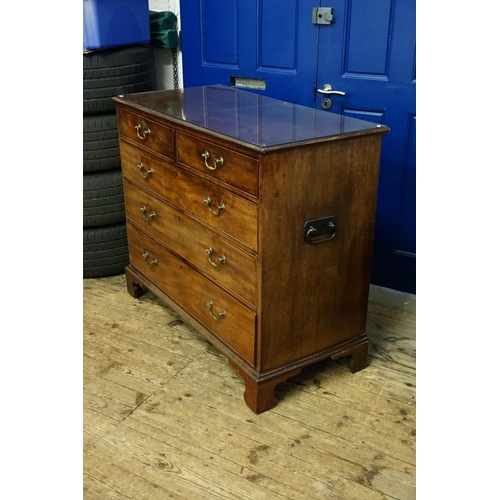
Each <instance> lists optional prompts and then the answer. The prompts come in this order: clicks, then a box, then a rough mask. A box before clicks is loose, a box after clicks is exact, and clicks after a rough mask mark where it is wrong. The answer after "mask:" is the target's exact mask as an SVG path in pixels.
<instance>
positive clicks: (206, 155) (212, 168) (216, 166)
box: [201, 151, 224, 170]
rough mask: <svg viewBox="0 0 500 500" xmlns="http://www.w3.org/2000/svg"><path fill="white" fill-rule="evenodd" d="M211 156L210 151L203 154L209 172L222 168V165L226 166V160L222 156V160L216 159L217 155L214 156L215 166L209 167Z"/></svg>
mask: <svg viewBox="0 0 500 500" xmlns="http://www.w3.org/2000/svg"><path fill="white" fill-rule="evenodd" d="M209 156H210V153H209V152H208V151H205V152H204V153H202V154H201V157H202V158H203V159H204V160H205V167H207V168H208V170H216V169H218V168H220V167H222V165H224V158H222V156H221V157H220V158H215V155H213V156H214V164H213V166H212V165H209V164H208V161H207V160H208V158H209Z"/></svg>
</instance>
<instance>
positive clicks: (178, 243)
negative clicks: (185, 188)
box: [123, 180, 257, 305]
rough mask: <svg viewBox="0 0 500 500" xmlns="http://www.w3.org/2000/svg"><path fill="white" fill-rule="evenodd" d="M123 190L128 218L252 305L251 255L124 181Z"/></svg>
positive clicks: (254, 262) (253, 264)
mask: <svg viewBox="0 0 500 500" xmlns="http://www.w3.org/2000/svg"><path fill="white" fill-rule="evenodd" d="M123 189H124V193H125V207H126V212H127V219H128V220H130V221H133V222H134V223H135V224H137V225H138V226H139V227H141V228H143V229H144V230H145V231H148V232H149V233H150V234H151V235H153V236H154V237H155V238H156V239H158V240H159V241H160V242H161V243H162V244H164V245H166V246H167V247H169V248H171V249H172V250H173V251H174V252H176V253H177V254H179V255H181V256H182V257H184V258H185V259H187V260H189V261H190V262H191V263H192V264H193V265H194V266H195V267H197V268H198V269H199V270H201V271H202V272H203V273H204V274H206V275H207V276H209V277H210V278H212V279H213V280H214V281H217V282H218V283H220V284H221V285H222V286H223V287H225V288H228V289H229V290H231V291H232V292H234V293H235V294H238V295H239V296H241V297H242V298H243V299H245V300H247V301H248V302H250V303H251V304H253V305H256V289H257V260H256V258H255V257H252V256H251V255H250V254H248V253H246V252H243V251H242V250H240V249H239V248H237V247H236V246H234V245H232V244H231V243H229V242H228V241H227V240H226V239H224V238H222V237H221V236H219V235H218V234H217V233H214V232H213V231H211V230H210V229H208V228H206V227H205V226H202V225H201V224H199V223H198V222H196V221H195V220H193V219H192V218H191V217H189V216H187V215H184V214H182V213H180V212H179V211H178V210H176V209H174V208H172V207H171V206H169V205H167V204H166V203H165V202H163V201H160V200H159V199H158V198H156V197H155V196H153V195H151V194H149V193H148V192H146V191H143V190H142V189H138V188H137V187H136V186H135V185H133V184H131V183H130V182H128V181H127V180H125V181H124V183H123Z"/></svg>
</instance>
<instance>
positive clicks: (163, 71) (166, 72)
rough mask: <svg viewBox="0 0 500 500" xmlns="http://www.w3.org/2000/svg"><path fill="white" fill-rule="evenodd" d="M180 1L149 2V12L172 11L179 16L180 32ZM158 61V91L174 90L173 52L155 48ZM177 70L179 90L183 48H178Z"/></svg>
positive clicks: (181, 80) (151, 0) (154, 0)
mask: <svg viewBox="0 0 500 500" xmlns="http://www.w3.org/2000/svg"><path fill="white" fill-rule="evenodd" d="M179 1H180V0H149V10H154V11H155V12H164V11H170V12H173V13H174V14H175V15H176V16H177V31H179V32H180V28H181V16H180V5H179ZM153 49H154V54H155V61H156V78H157V81H158V90H165V89H173V88H174V81H173V71H172V51H171V50H170V49H162V48H159V47H154V48H153ZM177 68H178V74H179V88H182V87H183V79H182V47H178V48H177Z"/></svg>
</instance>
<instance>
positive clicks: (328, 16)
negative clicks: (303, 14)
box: [312, 7, 333, 24]
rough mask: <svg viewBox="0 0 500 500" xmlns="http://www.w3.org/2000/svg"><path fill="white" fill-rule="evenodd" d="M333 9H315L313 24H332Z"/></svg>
mask: <svg viewBox="0 0 500 500" xmlns="http://www.w3.org/2000/svg"><path fill="white" fill-rule="evenodd" d="M332 21H333V7H313V11H312V22H313V24H332Z"/></svg>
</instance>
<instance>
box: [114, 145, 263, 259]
mask: <svg viewBox="0 0 500 500" xmlns="http://www.w3.org/2000/svg"><path fill="white" fill-rule="evenodd" d="M120 151H121V162H122V172H123V175H124V177H125V178H128V179H130V180H133V181H135V182H137V183H139V184H140V185H141V186H143V187H144V189H147V190H149V191H151V192H153V193H155V194H157V195H158V196H161V197H162V198H165V199H166V200H168V201H170V202H171V203H173V204H174V205H177V206H178V207H180V208H182V209H184V210H187V211H188V212H190V213H192V214H195V215H196V216H197V217H199V218H201V219H203V220H204V221H205V222H207V223H208V224H210V225H211V226H212V227H215V228H217V229H218V230H220V231H222V232H224V233H226V234H227V235H229V236H232V237H233V238H235V239H237V240H239V241H241V242H243V243H244V244H246V245H248V246H249V247H251V248H253V249H255V250H256V249H257V217H258V208H257V205H256V204H255V203H251V202H250V201H248V200H245V199H244V198H242V197H240V196H237V195H235V194H233V193H230V192H229V191H226V190H225V189H223V188H221V187H218V186H216V185H215V184H213V183H211V182H207V181H205V180H203V179H201V178H199V177H197V176H196V175H191V174H189V173H187V172H185V171H184V170H182V169H180V168H175V167H174V166H173V165H172V164H170V163H168V162H166V161H161V160H159V159H157V158H154V157H153V156H151V155H149V154H147V153H146V152H145V151H142V150H141V149H139V148H136V147H134V146H131V145H130V144H127V143H125V142H123V141H121V142H120Z"/></svg>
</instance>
